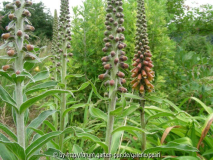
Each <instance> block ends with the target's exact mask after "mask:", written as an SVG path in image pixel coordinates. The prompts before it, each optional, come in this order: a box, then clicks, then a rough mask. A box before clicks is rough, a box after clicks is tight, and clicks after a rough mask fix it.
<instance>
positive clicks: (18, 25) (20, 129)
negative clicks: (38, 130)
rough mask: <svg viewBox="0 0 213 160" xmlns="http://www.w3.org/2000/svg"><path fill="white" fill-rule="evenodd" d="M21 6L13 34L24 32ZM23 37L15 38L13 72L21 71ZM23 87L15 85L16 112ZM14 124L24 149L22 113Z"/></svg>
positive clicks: (20, 101)
mask: <svg viewBox="0 0 213 160" xmlns="http://www.w3.org/2000/svg"><path fill="white" fill-rule="evenodd" d="M21 4H22V6H21V7H20V9H19V10H17V13H16V15H17V21H16V25H15V33H17V31H18V30H22V32H24V19H23V18H22V16H21V14H22V12H23V10H24V6H23V4H24V0H21ZM23 39H24V38H23V36H22V37H21V38H19V37H18V36H17V35H16V36H15V41H16V43H15V46H16V51H17V58H16V59H15V71H20V72H21V71H23V52H22V51H21V50H22V47H23ZM23 85H24V82H19V81H18V82H17V83H16V85H15V95H16V103H17V108H18V110H19V109H20V106H21V105H22V103H23ZM16 122H17V138H18V144H19V145H20V146H22V147H23V148H25V124H24V113H22V114H19V113H16Z"/></svg>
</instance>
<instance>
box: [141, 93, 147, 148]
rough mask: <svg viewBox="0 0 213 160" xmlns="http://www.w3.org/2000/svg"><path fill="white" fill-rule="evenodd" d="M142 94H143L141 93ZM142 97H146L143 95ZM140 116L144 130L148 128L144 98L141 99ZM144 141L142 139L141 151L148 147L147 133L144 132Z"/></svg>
mask: <svg viewBox="0 0 213 160" xmlns="http://www.w3.org/2000/svg"><path fill="white" fill-rule="evenodd" d="M140 95H141V94H140ZM141 97H144V96H142V95H141ZM140 105H141V108H140V118H141V128H142V129H143V130H144V129H146V119H145V101H144V100H140ZM141 136H142V141H141V151H142V152H143V151H145V149H146V133H144V132H143V133H142V134H141Z"/></svg>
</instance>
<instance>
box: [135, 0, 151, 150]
mask: <svg viewBox="0 0 213 160" xmlns="http://www.w3.org/2000/svg"><path fill="white" fill-rule="evenodd" d="M137 10H138V11H137V24H136V26H137V33H136V44H135V46H136V47H135V53H136V54H135V55H134V59H133V61H134V63H133V66H134V67H135V68H134V69H133V70H132V71H131V72H132V78H134V80H133V81H132V82H131V84H132V88H133V89H134V90H136V91H139V93H140V95H141V96H142V97H144V96H145V93H146V92H152V91H153V90H154V86H153V85H152V84H151V82H152V81H153V80H154V76H155V75H154V71H152V68H153V67H154V65H153V64H152V60H151V57H152V54H151V52H150V47H149V46H148V45H149V39H148V34H147V21H146V13H145V6H144V0H138V7H137ZM144 106H145V101H142V100H141V107H142V109H141V126H142V129H145V125H146V124H145V111H144ZM145 146H146V134H145V133H142V151H144V150H145Z"/></svg>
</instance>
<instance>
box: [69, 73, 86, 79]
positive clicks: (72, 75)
mask: <svg viewBox="0 0 213 160" xmlns="http://www.w3.org/2000/svg"><path fill="white" fill-rule="evenodd" d="M83 76H84V75H82V74H71V75H67V76H66V78H65V79H68V78H73V77H75V78H81V77H83Z"/></svg>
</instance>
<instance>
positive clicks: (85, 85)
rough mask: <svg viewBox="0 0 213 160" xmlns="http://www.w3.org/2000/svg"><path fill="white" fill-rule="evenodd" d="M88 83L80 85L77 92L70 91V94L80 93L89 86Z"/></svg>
mask: <svg viewBox="0 0 213 160" xmlns="http://www.w3.org/2000/svg"><path fill="white" fill-rule="evenodd" d="M89 84H90V82H85V83H83V84H82V85H81V87H80V88H79V89H78V90H72V91H71V92H73V93H74V92H78V91H81V90H84V89H85V88H87V87H88V86H89Z"/></svg>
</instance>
